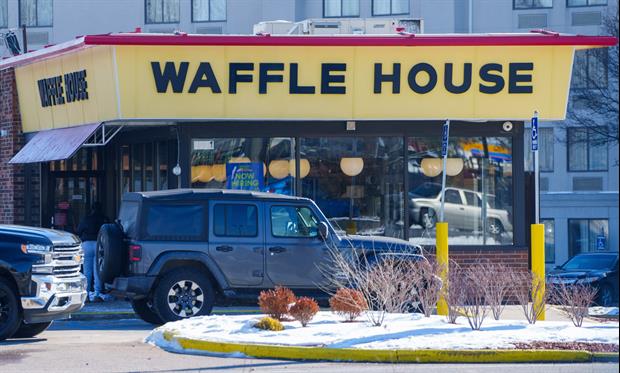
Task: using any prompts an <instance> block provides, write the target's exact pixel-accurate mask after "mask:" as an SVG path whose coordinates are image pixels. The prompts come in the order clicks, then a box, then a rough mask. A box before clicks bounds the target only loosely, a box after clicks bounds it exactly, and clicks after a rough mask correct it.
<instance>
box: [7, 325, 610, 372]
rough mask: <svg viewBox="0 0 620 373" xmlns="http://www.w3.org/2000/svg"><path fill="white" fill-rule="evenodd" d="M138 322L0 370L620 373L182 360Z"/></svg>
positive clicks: (64, 332)
mask: <svg viewBox="0 0 620 373" xmlns="http://www.w3.org/2000/svg"><path fill="white" fill-rule="evenodd" d="M152 328H153V327H152V326H151V325H150V324H146V323H144V322H143V321H141V320H138V319H121V320H118V319H117V320H89V321H75V320H70V321H58V322H55V323H54V324H53V325H52V327H51V328H50V329H49V330H47V331H45V332H44V333H42V334H41V335H40V336H39V337H38V338H31V339H23V340H18V339H12V340H8V341H5V342H0V371H1V372H2V373H9V372H19V373H24V372H32V373H38V372H45V373H53V372H63V373H67V372H88V373H96V372H171V371H176V372H287V373H291V372H300V373H308V372H315V371H322V372H356V373H366V372H424V373H435V372H442V373H443V372H446V373H447V372H455V371H458V372H498V371H502V373H523V372H524V371H526V372H528V373H533V372H544V373H556V372H558V373H559V372H562V373H572V372H574V373H587V372H618V363H617V362H616V363H591V364H553V365H552V364H502V365H498V364H461V365H457V364H437V365H435V364H424V365H412V364H400V365H394V364H370V363H367V364H360V363H346V362H342V363H329V362H325V363H322V362H294V361H281V360H264V359H252V358H233V357H218V356H199V355H179V354H174V353H169V352H166V351H163V350H161V349H159V348H157V347H154V346H151V345H148V344H145V343H143V342H142V341H143V339H144V337H146V336H147V335H148V333H149V332H150V331H151V330H152Z"/></svg>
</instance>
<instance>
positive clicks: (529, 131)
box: [523, 127, 555, 172]
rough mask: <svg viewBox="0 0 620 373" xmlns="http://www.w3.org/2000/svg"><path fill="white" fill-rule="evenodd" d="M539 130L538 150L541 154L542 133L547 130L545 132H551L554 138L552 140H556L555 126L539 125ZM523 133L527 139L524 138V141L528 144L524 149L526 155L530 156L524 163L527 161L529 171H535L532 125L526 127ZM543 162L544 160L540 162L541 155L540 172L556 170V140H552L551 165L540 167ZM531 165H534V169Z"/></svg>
mask: <svg viewBox="0 0 620 373" xmlns="http://www.w3.org/2000/svg"><path fill="white" fill-rule="evenodd" d="M538 132H539V135H538V138H539V140H538V145H539V147H538V152H539V153H538V154H539V155H540V154H541V150H542V149H543V147H542V146H540V145H542V141H540V139H541V137H542V136H541V135H540V134H541V133H543V132H545V133H548V132H551V138H552V140H554V139H555V128H553V127H539V128H538ZM523 133H524V134H525V136H526V139H524V141H523V142H524V145H527V146H524V148H523V151H524V156H525V157H527V158H528V159H527V160H525V162H524V163H525V165H526V167H527V170H528V171H534V170H533V166H534V153H533V151H532V128H531V127H530V128H525V129H524V131H523ZM528 163H531V164H528ZM541 163H542V162H540V157H539V171H540V172H554V171H555V141H551V167H550V168H542V167H540V164H541ZM530 166H531V167H532V169H530Z"/></svg>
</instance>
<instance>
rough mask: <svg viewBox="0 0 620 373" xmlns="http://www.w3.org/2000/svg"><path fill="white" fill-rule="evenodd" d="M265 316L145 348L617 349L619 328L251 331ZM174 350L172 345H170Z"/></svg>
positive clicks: (394, 322) (497, 324)
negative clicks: (190, 344)
mask: <svg viewBox="0 0 620 373" xmlns="http://www.w3.org/2000/svg"><path fill="white" fill-rule="evenodd" d="M261 317H262V315H236V316H223V315H218V316H202V317H195V318H191V319H185V320H181V321H176V322H171V323H168V324H166V325H163V326H161V327H159V328H157V329H155V330H153V331H152V332H151V334H150V335H149V336H148V337H147V338H146V339H145V342H148V343H151V344H154V345H157V346H160V347H162V348H165V349H172V350H177V348H175V346H172V345H171V342H168V341H165V340H164V338H163V333H164V331H171V332H173V333H174V334H175V335H176V336H178V337H185V338H190V339H198V340H207V341H214V342H231V343H257V344H276V345H289V346H322V347H328V348H364V349H442V350H443V349H485V348H490V349H503V348H514V345H513V343H516V342H531V341H547V342H573V341H574V342H600V343H613V344H618V323H604V324H602V323H588V322H584V324H583V326H582V327H581V328H577V327H575V326H573V324H572V323H571V322H564V321H539V322H537V323H536V324H535V325H530V324H528V323H527V321H521V320H501V321H495V320H493V319H492V318H487V319H486V320H485V321H484V324H483V325H482V330H480V331H472V330H471V328H470V327H469V325H468V324H467V320H466V319H465V318H459V319H458V321H457V324H456V325H453V324H449V323H447V322H446V321H445V318H444V317H441V316H432V317H430V318H425V317H424V316H423V315H421V314H388V315H387V316H386V319H385V322H384V324H383V325H382V326H378V327H377V326H372V325H371V324H369V323H368V322H367V321H366V320H365V319H364V318H360V321H358V322H354V323H344V322H341V318H339V317H338V316H337V315H335V314H332V313H331V312H327V311H324V312H319V313H318V314H317V315H316V317H315V318H314V319H313V320H312V321H311V322H310V324H309V325H308V326H307V327H305V328H303V327H302V326H301V324H300V323H299V322H297V321H292V322H284V326H285V329H284V330H283V331H279V332H272V331H265V330H259V329H256V328H254V327H253V325H254V324H255V323H256V322H257V321H258V320H259V319H260V318H261ZM172 343H173V344H174V342H172Z"/></svg>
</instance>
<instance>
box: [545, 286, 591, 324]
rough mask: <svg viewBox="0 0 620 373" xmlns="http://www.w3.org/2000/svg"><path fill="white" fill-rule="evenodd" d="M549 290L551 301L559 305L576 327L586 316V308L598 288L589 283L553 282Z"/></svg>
mask: <svg viewBox="0 0 620 373" xmlns="http://www.w3.org/2000/svg"><path fill="white" fill-rule="evenodd" d="M549 290H550V293H551V295H550V298H551V301H552V302H553V303H555V304H558V305H559V306H560V310H561V311H562V312H564V313H565V314H566V316H568V318H569V319H570V320H571V321H572V322H573V325H575V326H576V327H581V325H582V324H583V319H584V318H585V317H586V316H588V309H589V307H590V305H591V304H592V303H594V299H596V293H597V292H598V290H597V289H596V288H594V287H593V286H591V285H589V284H581V283H576V284H565V283H559V284H553V286H552V288H551V289H549Z"/></svg>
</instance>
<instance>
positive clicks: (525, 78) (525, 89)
mask: <svg viewBox="0 0 620 373" xmlns="http://www.w3.org/2000/svg"><path fill="white" fill-rule="evenodd" d="M532 70H534V64H533V63H531V62H513V63H510V64H508V93H532V91H533V87H532V85H531V84H530V85H519V83H531V82H532V74H531V73H530V74H520V73H519V72H520V71H532Z"/></svg>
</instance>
